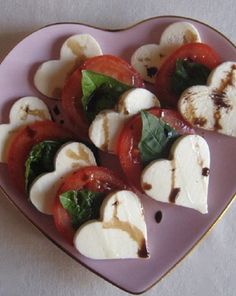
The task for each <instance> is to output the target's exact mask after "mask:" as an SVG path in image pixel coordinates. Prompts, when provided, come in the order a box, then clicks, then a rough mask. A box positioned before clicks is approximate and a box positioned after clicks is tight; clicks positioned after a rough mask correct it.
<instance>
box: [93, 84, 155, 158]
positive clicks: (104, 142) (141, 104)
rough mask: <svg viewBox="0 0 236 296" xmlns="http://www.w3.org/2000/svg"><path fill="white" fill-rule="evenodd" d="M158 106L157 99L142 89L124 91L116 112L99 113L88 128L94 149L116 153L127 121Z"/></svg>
mask: <svg viewBox="0 0 236 296" xmlns="http://www.w3.org/2000/svg"><path fill="white" fill-rule="evenodd" d="M158 106H160V102H159V101H158V99H157V97H156V96H155V95H154V94H153V93H151V92H150V91H148V90H146V89H143V88H135V89H131V90H128V91H126V92H125V93H124V94H123V95H122V96H121V97H120V99H119V102H118V105H117V108H118V112H115V111H112V110H105V111H102V112H100V113H99V114H98V115H97V116H96V117H95V119H94V120H93V122H92V124H91V125H90V127H89V137H90V139H91V141H92V142H93V143H94V145H95V146H96V147H98V148H99V149H101V150H103V151H106V152H109V153H116V146H117V140H118V137H119V134H120V132H121V130H122V128H123V127H124V125H125V123H126V122H127V121H128V119H129V118H130V117H131V116H132V115H134V114H137V113H138V112H139V111H141V110H144V109H150V108H152V107H158Z"/></svg>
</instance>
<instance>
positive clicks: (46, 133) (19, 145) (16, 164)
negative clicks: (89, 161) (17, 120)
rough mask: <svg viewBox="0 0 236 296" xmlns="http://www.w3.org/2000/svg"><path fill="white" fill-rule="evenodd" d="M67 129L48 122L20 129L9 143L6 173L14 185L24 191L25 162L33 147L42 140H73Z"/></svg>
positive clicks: (39, 122)
mask: <svg viewBox="0 0 236 296" xmlns="http://www.w3.org/2000/svg"><path fill="white" fill-rule="evenodd" d="M73 138H75V136H74V135H73V134H72V133H71V132H70V131H69V130H67V129H65V128H63V127H61V126H59V125H57V124H56V123H55V122H53V121H50V120H45V121H38V122H35V123H33V124H30V125H27V126H25V127H23V128H20V129H19V130H18V131H17V132H16V133H15V134H14V136H13V137H12V139H11V142H10V143H9V149H8V154H7V163H8V171H9V175H10V177H11V179H12V180H13V182H14V184H15V185H16V186H17V187H18V188H19V189H20V190H21V191H22V192H24V191H25V162H26V159H27V157H28V155H29V152H30V150H31V149H32V147H33V146H34V145H36V144H37V143H39V142H42V141H44V140H60V139H73Z"/></svg>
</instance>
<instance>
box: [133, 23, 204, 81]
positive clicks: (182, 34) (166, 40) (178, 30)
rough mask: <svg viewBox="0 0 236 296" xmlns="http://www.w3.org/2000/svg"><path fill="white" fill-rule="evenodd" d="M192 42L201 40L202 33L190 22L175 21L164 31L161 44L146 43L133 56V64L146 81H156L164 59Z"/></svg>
mask: <svg viewBox="0 0 236 296" xmlns="http://www.w3.org/2000/svg"><path fill="white" fill-rule="evenodd" d="M192 42H201V38H200V34H199V32H198V30H197V29H196V28H195V27H194V25H192V24H190V23H188V22H175V23H173V24H171V25H169V26H168V27H167V28H166V29H165V30H164V31H163V33H162V35H161V38H160V43H159V44H145V45H142V46H141V47H139V48H138V49H137V50H136V51H135V52H134V53H133V55H132V57H131V65H132V66H133V67H134V68H135V69H136V70H137V71H138V72H139V73H140V74H141V76H142V78H143V79H144V80H145V81H148V82H150V83H155V79H156V74H157V72H158V70H159V69H160V66H161V64H162V63H163V62H164V60H165V59H166V58H167V57H168V56H169V55H170V54H171V53H172V52H173V51H174V50H176V49H177V48H178V47H180V46H182V45H184V44H186V43H192Z"/></svg>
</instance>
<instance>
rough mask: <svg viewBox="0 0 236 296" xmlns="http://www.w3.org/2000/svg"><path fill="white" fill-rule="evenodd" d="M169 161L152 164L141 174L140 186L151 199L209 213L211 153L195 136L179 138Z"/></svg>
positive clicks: (204, 143) (200, 139) (205, 144)
mask: <svg viewBox="0 0 236 296" xmlns="http://www.w3.org/2000/svg"><path fill="white" fill-rule="evenodd" d="M170 155H171V160H164V159H161V160H156V161H153V162H151V163H150V164H149V165H148V166H147V167H146V168H145V169H144V171H143V172H142V176H141V185H142V188H143V190H144V191H145V193H146V194H147V195H148V196H150V197H151V198H153V199H155V200H158V201H161V202H167V203H175V204H176V205H179V206H184V207H188V208H192V209H195V210H197V211H199V212H201V213H203V214H205V213H207V212H208V207H207V195H208V182H209V170H210V152H209V147H208V144H207V142H206V141H205V140H204V139H203V138H202V137H200V136H198V135H188V136H182V137H180V138H179V139H178V140H177V141H176V142H175V143H174V144H173V146H172V148H171V153H170Z"/></svg>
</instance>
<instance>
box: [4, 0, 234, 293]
mask: <svg viewBox="0 0 236 296" xmlns="http://www.w3.org/2000/svg"><path fill="white" fill-rule="evenodd" d="M158 15H180V16H188V17H192V18H195V19H198V20H200V21H203V22H205V23H208V24H209V25H211V26H213V27H215V28H216V29H218V30H220V31H221V32H222V33H223V34H225V35H226V36H227V37H228V38H230V39H231V41H233V42H234V43H235V42H236V24H235V17H236V13H235V2H234V0H231V1H230V0H225V1H224V2H223V1H219V0H214V1H213V0H212V1H204V0H198V1H194V0H192V1H187V0H178V1H174V0H172V1H171V0H169V1H167V0H161V1H158V0H156V1H155V0H149V1H148V0H147V1H145V0H136V1H135V0H117V1H115V0H104V1H102V0H100V1H99V0H93V1H92V0H91V1H89V0H83V1H79V0H77V1H72V0H60V1H57V0H50V1H45V0H41V1H40V0H39V1H33V0H22V1H20V0H18V1H13V0H8V1H5V0H0V60H1V59H2V58H3V57H4V55H5V54H6V53H7V52H8V51H9V50H10V49H11V48H12V47H13V46H14V45H15V44H16V43H17V42H18V41H20V40H21V39H22V38H23V37H25V36H26V35H27V34H29V33H30V32H32V31H33V30H35V29H38V28H40V27H42V26H44V25H47V24H49V23H53V22H65V21H74V22H80V23H86V24H90V25H95V26H99V27H101V28H109V29H117V28H123V27H127V26H129V25H131V24H134V23H136V22H138V21H140V20H143V19H146V18H149V17H152V16H158ZM0 94H1V92H0ZM235 217H236V203H234V204H233V205H232V206H231V208H230V209H229V210H228V212H227V213H226V214H225V216H224V217H223V218H222V219H221V220H220V222H219V223H218V224H217V226H216V227H215V228H214V229H213V231H212V232H211V233H210V234H209V235H208V236H207V237H206V239H205V240H204V241H203V242H201V244H200V245H199V246H198V247H197V248H196V249H195V250H194V251H193V252H192V253H191V255H189V256H188V257H187V258H186V259H185V260H184V261H183V262H182V263H181V264H180V265H178V267H177V268H175V269H174V271H172V272H171V273H170V274H169V275H168V276H167V277H166V278H164V280H162V281H161V282H160V283H159V284H158V285H156V286H155V287H153V288H152V289H151V290H149V291H148V292H146V293H145V295H149V296H152V295H155V296H159V295H164V296H172V295H174V296H180V295H181V296H190V295H191V296H200V295H204V296H221V295H224V296H233V295H236V267H235V266H236V247H235V243H236V222H235V220H236V219H235ZM0 295H1V296H15V295H16V296H18V295H20V296H21V295H24V296H31V295H34V296H41V295H44V296H47V295H58V296H64V295H67V296H72V295H86V296H87V295H89V296H90V295H93V296H100V295H103V296H108V295H109V296H110V295H113V296H120V295H128V294H127V293H125V292H123V291H121V290H119V289H117V288H115V287H113V286H112V285H111V284H109V283H107V282H105V281H104V280H102V279H100V278H99V277H97V276H96V275H93V274H92V273H91V272H90V271H87V270H86V269H85V268H84V267H82V266H80V265H79V264H77V263H76V262H74V261H73V260H72V259H71V258H70V257H68V256H67V255H66V254H64V253H63V252H62V251H60V250H59V249H58V248H56V247H55V246H54V245H53V244H52V243H51V242H49V241H48V240H47V239H46V238H45V237H44V236H43V235H41V233H39V232H38V231H37V230H36V229H35V228H34V227H33V226H32V225H31V224H30V223H29V222H28V221H27V220H25V219H24V218H23V217H22V216H21V215H20V214H19V213H18V212H17V210H15V209H14V208H13V207H12V206H11V204H10V203H9V202H8V201H7V200H6V199H5V198H4V197H2V196H0Z"/></svg>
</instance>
